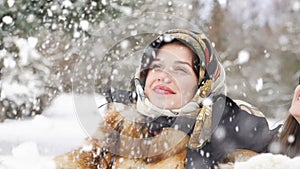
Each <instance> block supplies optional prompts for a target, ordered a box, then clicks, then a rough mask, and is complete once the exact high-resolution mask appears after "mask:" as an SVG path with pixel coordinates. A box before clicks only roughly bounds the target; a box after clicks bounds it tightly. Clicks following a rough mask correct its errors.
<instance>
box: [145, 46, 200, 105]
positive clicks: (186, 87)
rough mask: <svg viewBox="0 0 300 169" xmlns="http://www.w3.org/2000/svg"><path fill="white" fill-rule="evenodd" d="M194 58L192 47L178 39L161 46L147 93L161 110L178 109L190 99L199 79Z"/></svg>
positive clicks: (148, 82)
mask: <svg viewBox="0 0 300 169" xmlns="http://www.w3.org/2000/svg"><path fill="white" fill-rule="evenodd" d="M193 57H194V53H193V52H192V50H191V49H190V48H188V47H187V46H185V45H183V44H181V43H179V42H173V43H169V44H166V45H164V46H162V47H161V48H160V49H159V51H158V53H157V56H156V58H155V59H154V60H153V62H152V63H151V65H150V70H149V72H148V75H147V78H146V84H145V94H146V95H147V97H148V98H149V100H150V101H151V103H152V104H154V105H155V106H157V107H159V108H162V109H178V108H181V107H182V106H183V105H185V104H186V103H188V102H189V101H191V99H192V98H193V96H194V95H195V92H196V89H197V82H198V79H197V76H196V74H195V72H194V71H193Z"/></svg>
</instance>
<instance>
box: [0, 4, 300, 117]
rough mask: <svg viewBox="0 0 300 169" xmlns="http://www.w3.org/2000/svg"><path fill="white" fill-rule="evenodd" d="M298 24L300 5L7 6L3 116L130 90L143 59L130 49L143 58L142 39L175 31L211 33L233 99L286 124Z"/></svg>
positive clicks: (0, 45) (3, 9) (0, 75)
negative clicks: (69, 96)
mask: <svg viewBox="0 0 300 169" xmlns="http://www.w3.org/2000/svg"><path fill="white" fill-rule="evenodd" d="M146 13H147V15H143V14H146ZM149 13H153V14H156V16H155V17H153V16H149ZM126 17H127V19H126ZM122 18H123V19H122ZM124 18H125V19H124ZM299 18H300V1H299V0H291V1H289V2H284V1H282V0H265V1H263V2H260V1H255V0H245V1H238V0H230V1H229V0H205V1H204V0H196V1H195V0H186V1H180V0H160V1H154V0H125V1H121V0H102V1H101V2H99V1H91V0H80V1H79V0H63V1H58V0H52V1H50V0H47V1H46V0H45V1H35V0H31V1H30V0H22V1H15V0H4V1H0V69H1V70H0V84H1V88H0V89H1V90H0V92H1V93H0V94H1V103H0V120H1V119H2V120H4V119H5V118H24V117H27V116H32V115H34V114H40V113H42V110H43V109H44V108H45V107H46V106H47V105H48V104H49V103H50V102H51V100H52V99H53V98H54V97H55V96H56V95H57V94H59V93H61V92H78V93H84V92H87V91H86V89H87V86H89V85H91V84H92V86H90V88H91V89H88V92H90V91H93V90H95V89H93V88H96V91H97V92H101V91H100V90H98V89H101V88H103V87H107V86H110V85H112V86H115V87H118V86H119V85H120V86H124V85H125V86H126V85H127V87H128V86H129V85H130V81H129V80H127V81H128V82H127V81H125V84H124V78H128V76H132V74H133V73H134V71H135V68H136V67H135V66H137V65H138V63H139V60H137V59H136V57H135V56H131V55H130V52H129V53H128V52H127V53H126V52H124V50H125V49H129V48H132V49H134V50H135V53H136V54H137V53H139V52H140V51H141V50H142V49H143V45H145V44H147V42H148V40H147V39H146V38H144V37H143V36H142V35H143V33H146V32H151V31H152V32H160V31H162V30H166V29H169V28H175V27H187V28H191V29H194V28H197V29H201V30H203V32H205V33H206V34H207V35H208V37H209V38H210V39H211V41H212V42H213V43H214V45H215V47H216V49H217V51H218V53H219V55H220V60H221V61H222V63H223V65H224V67H225V69H226V73H227V79H226V83H227V87H228V95H229V96H231V97H233V98H236V99H242V100H246V101H248V102H250V103H251V104H254V105H256V106H257V107H258V108H260V109H261V110H262V111H263V112H264V113H265V114H266V115H267V116H268V117H271V118H282V117H283V116H284V115H285V112H286V111H287V109H288V106H289V103H290V100H291V98H292V93H293V89H294V87H295V86H296V84H297V79H298V77H299V75H300V69H299V65H300V56H299V53H300V48H299V47H298V46H299V43H300V37H299V36H300V22H299V20H300V19H299ZM162 20H163V21H164V22H163V21H162ZM186 23H189V24H191V25H193V27H190V25H189V24H186ZM129 36H131V37H132V38H129ZM112 46H114V48H112ZM108 49H110V50H108ZM132 65H134V66H132ZM126 74H127V76H126ZM128 74H129V75H128ZM116 75H117V76H116ZM74 86H75V87H74ZM72 87H73V88H72Z"/></svg>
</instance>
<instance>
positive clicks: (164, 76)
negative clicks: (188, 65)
mask: <svg viewBox="0 0 300 169" xmlns="http://www.w3.org/2000/svg"><path fill="white" fill-rule="evenodd" d="M157 80H158V81H159V82H163V83H170V82H171V76H170V74H169V73H168V72H166V71H164V70H163V71H160V72H159V73H158V74H157Z"/></svg>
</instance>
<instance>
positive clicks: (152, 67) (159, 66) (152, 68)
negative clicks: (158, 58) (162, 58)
mask: <svg viewBox="0 0 300 169" xmlns="http://www.w3.org/2000/svg"><path fill="white" fill-rule="evenodd" d="M161 68H162V65H160V64H156V63H155V64H152V65H151V66H150V70H158V69H161Z"/></svg>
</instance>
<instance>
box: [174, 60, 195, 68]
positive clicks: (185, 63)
mask: <svg viewBox="0 0 300 169" xmlns="http://www.w3.org/2000/svg"><path fill="white" fill-rule="evenodd" d="M175 63H179V64H184V65H188V66H189V67H191V68H192V67H193V66H192V65H191V64H190V63H188V62H183V61H175Z"/></svg>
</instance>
